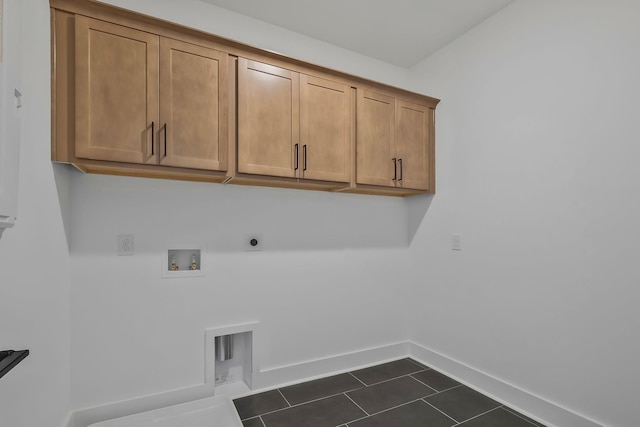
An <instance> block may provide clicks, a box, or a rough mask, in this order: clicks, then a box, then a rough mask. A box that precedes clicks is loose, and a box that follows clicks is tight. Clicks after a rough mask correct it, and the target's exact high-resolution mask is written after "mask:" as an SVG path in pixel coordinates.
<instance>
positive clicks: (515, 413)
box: [501, 405, 540, 427]
mask: <svg viewBox="0 0 640 427" xmlns="http://www.w3.org/2000/svg"><path fill="white" fill-rule="evenodd" d="M501 408H502V409H504V410H505V411H507V412H509V413H510V414H513V415H515V416H516V417H518V418H520V419H521V420H523V421H526V422H528V423H529V424H531V425H532V426H534V427H538V424H540V423H538V424H534V423H532V422H531V421H529V420H528V419H526V418H523V417H524V416H525V415H524V414H521V413H519V412H518V411H516V410H515V409H511V408H509V407H508V406H506V405H502V406H501ZM533 421H535V420H533ZM536 422H537V421H536Z"/></svg>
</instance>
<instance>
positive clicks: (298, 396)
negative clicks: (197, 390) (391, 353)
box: [234, 359, 544, 427]
mask: <svg viewBox="0 0 640 427" xmlns="http://www.w3.org/2000/svg"><path fill="white" fill-rule="evenodd" d="M234 403H235V405H236V409H237V410H238V414H240V418H241V419H242V424H243V425H244V426H245V427H425V426H428V427H453V426H460V427H544V426H543V425H542V424H540V423H538V422H536V421H534V420H531V419H529V418H527V417H525V416H524V415H521V414H519V413H518V412H516V411H514V410H512V409H510V408H507V407H506V406H503V405H501V404H500V403H498V402H496V401H494V400H492V399H489V398H488V397H486V396H484V395H482V394H480V393H478V392H477V391H475V390H472V389H470V388H469V387H466V386H464V385H462V384H460V383H458V382H457V381H454V380H452V379H451V378H449V377H447V376H445V375H443V374H441V373H439V372H437V371H435V370H433V369H430V368H428V367H426V366H423V365H421V364H419V363H418V362H415V361H414V360H412V359H401V360H396V361H394V362H389V363H384V364H382V365H377V366H373V367H370V368H366V369H360V370H357V371H352V372H349V373H346V374H340V375H335V376H332V377H328V378H322V379H319V380H314V381H309V382H306V383H302V384H296V385H292V386H289V387H283V388H280V389H277V390H272V391H267V392H265V393H259V394H254V395H251V396H247V397H242V398H239V399H236V400H235V401H234Z"/></svg>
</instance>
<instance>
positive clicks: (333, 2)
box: [202, 0, 515, 68]
mask: <svg viewBox="0 0 640 427" xmlns="http://www.w3.org/2000/svg"><path fill="white" fill-rule="evenodd" d="M202 1H205V2H207V3H211V4H213V5H215V6H219V7H222V8H224V9H228V10H231V11H234V12H237V13H241V14H243V15H247V16H250V17H252V18H255V19H259V20H261V21H265V22H269V23H271V24H274V25H278V26H280V27H284V28H287V29H289V30H292V31H295V32H298V33H302V34H305V35H308V36H310V37H313V38H316V39H319V40H322V41H325V42H327V43H331V44H333V45H336V46H340V47H343V48H346V49H349V50H352V51H354V52H358V53H361V54H363V55H366V56H370V57H373V58H378V59H381V60H383V61H385V62H389V63H391V64H396V65H399V66H401V67H405V68H410V67H412V66H413V65H415V64H417V63H418V62H420V61H421V60H422V59H424V58H426V57H427V56H429V55H430V54H432V53H433V52H435V51H436V50H438V49H439V48H441V47H442V46H444V45H446V44H447V43H449V42H451V41H452V40H454V39H456V38H457V37H459V36H460V35H462V34H463V33H465V32H466V31H468V30H469V29H471V28H473V27H474V26H476V25H478V24H479V23H480V22H482V21H484V20H485V19H487V18H488V17H490V16H491V15H493V14H495V13H496V12H498V11H499V10H500V9H502V8H504V7H505V6H507V5H508V4H510V3H513V1H515V0H202Z"/></svg>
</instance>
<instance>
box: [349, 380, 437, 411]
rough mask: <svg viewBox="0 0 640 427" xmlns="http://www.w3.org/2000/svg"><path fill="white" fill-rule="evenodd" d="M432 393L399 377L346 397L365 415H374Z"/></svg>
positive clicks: (432, 392) (417, 383)
mask: <svg viewBox="0 0 640 427" xmlns="http://www.w3.org/2000/svg"><path fill="white" fill-rule="evenodd" d="M434 393H435V391H434V390H432V389H431V388H429V387H427V386H425V385H424V384H421V383H420V382H419V381H416V380H414V379H413V378H411V377H401V378H396V379H394V380H390V381H385V382H383V383H380V384H375V385H372V386H369V387H366V388H361V389H359V390H355V391H351V392H349V393H347V395H348V396H349V397H350V398H351V399H353V401H354V402H356V403H357V404H358V405H359V406H360V407H361V408H362V409H364V410H365V411H367V413H369V414H375V413H376V412H380V411H384V410H385V409H389V408H393V407H394V406H398V405H402V404H404V403H408V402H411V401H412V400H416V399H420V398H422V397H425V396H429V395H431V394H434Z"/></svg>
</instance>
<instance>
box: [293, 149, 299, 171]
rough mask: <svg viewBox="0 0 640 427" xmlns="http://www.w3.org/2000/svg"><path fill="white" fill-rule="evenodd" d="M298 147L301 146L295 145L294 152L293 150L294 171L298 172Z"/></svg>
mask: <svg viewBox="0 0 640 427" xmlns="http://www.w3.org/2000/svg"><path fill="white" fill-rule="evenodd" d="M298 145H300V144H296V145H294V150H293V165H294V166H293V170H298Z"/></svg>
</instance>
